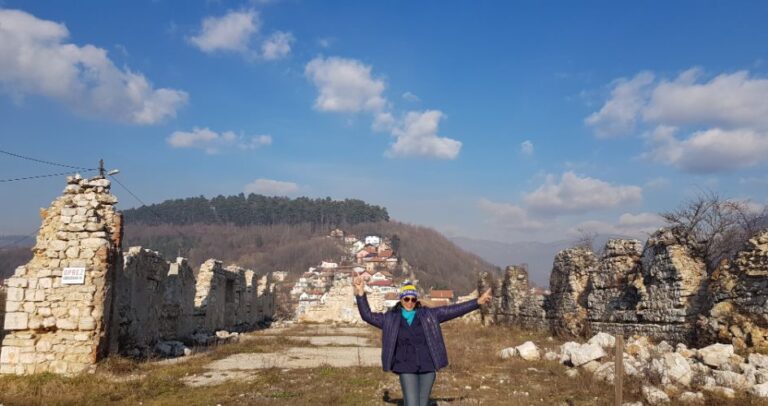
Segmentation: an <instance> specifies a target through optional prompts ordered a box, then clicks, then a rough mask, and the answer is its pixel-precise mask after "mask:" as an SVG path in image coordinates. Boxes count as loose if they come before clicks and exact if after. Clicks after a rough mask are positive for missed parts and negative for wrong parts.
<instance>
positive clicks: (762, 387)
mask: <svg viewBox="0 0 768 406" xmlns="http://www.w3.org/2000/svg"><path fill="white" fill-rule="evenodd" d="M749 394H750V395H752V396H757V397H759V398H768V383H761V384H758V385H753V386H752V387H751V388H749Z"/></svg>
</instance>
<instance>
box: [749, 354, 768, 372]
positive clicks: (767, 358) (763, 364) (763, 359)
mask: <svg viewBox="0 0 768 406" xmlns="http://www.w3.org/2000/svg"><path fill="white" fill-rule="evenodd" d="M747 359H748V360H749V363H750V364H752V365H754V366H755V367H756V368H758V369H763V368H768V355H763V354H758V353H752V354H749V357H748V358H747Z"/></svg>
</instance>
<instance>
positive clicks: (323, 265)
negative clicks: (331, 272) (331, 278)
mask: <svg viewBox="0 0 768 406" xmlns="http://www.w3.org/2000/svg"><path fill="white" fill-rule="evenodd" d="M338 267H339V264H337V263H335V262H325V261H323V262H322V263H320V268H323V269H331V268H338Z"/></svg>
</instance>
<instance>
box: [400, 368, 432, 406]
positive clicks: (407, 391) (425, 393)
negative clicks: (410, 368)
mask: <svg viewBox="0 0 768 406" xmlns="http://www.w3.org/2000/svg"><path fill="white" fill-rule="evenodd" d="M434 383H435V373H434V372H422V373H419V374H400V387H401V388H402V389H403V403H404V405H405V406H428V405H429V394H430V393H432V385H433V384H434Z"/></svg>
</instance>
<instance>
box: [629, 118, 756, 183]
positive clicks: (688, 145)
mask: <svg viewBox="0 0 768 406" xmlns="http://www.w3.org/2000/svg"><path fill="white" fill-rule="evenodd" d="M643 156H645V157H648V158H650V159H652V160H654V161H657V162H661V163H664V164H668V165H673V166H676V167H678V168H680V169H682V170H684V171H686V172H694V173H713V172H720V171H724V170H733V169H740V168H746V167H750V166H754V165H757V164H759V163H761V162H763V161H765V160H766V159H768V133H760V132H756V131H755V130H751V129H739V130H723V129H720V128H712V129H709V130H704V131H697V132H694V133H693V134H691V135H690V136H689V137H688V138H687V139H684V140H679V139H677V138H675V137H674V136H672V135H669V136H666V137H657V138H655V141H654V142H653V147H652V149H651V151H649V152H648V153H646V154H644V155H643Z"/></svg>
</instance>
